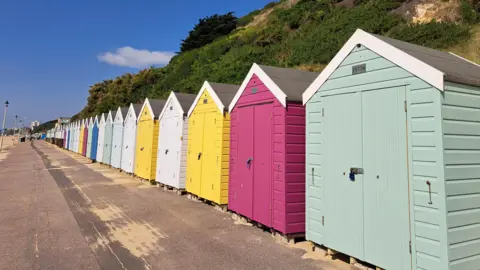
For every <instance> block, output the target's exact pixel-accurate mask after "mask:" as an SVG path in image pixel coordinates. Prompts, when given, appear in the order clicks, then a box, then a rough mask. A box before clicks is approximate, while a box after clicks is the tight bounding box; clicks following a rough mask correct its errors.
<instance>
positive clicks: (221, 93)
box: [209, 82, 240, 108]
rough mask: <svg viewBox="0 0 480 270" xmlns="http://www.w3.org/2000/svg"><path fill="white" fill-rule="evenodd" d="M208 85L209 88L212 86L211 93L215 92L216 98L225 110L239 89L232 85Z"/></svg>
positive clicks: (237, 86)
mask: <svg viewBox="0 0 480 270" xmlns="http://www.w3.org/2000/svg"><path fill="white" fill-rule="evenodd" d="M209 84H210V86H212V88H213V91H215V93H216V94H217V96H218V98H219V99H220V101H221V102H222V103H223V106H225V108H227V107H228V105H230V102H232V100H233V97H235V94H236V93H237V91H238V89H239V88H240V86H239V85H233V84H225V83H210V82H209Z"/></svg>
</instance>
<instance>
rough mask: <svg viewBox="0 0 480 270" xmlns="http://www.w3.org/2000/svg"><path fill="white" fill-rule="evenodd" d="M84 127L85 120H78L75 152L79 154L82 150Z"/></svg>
mask: <svg viewBox="0 0 480 270" xmlns="http://www.w3.org/2000/svg"><path fill="white" fill-rule="evenodd" d="M84 129H85V120H81V122H80V131H79V133H80V136H79V137H78V138H79V139H78V149H77V153H79V154H82V150H83V130H84Z"/></svg>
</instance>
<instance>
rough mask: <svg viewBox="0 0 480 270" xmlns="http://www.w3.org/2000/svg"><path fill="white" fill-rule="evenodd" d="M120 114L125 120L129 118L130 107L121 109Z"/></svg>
mask: <svg viewBox="0 0 480 270" xmlns="http://www.w3.org/2000/svg"><path fill="white" fill-rule="evenodd" d="M140 108H142V107H141V106H140ZM120 113H121V114H122V118H123V119H125V117H127V113H128V107H121V108H120Z"/></svg>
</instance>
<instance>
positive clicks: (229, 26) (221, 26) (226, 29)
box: [180, 12, 237, 52]
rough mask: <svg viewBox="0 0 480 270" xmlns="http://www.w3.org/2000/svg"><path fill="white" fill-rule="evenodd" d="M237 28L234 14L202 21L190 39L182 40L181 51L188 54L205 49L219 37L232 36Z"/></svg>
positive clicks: (191, 33) (215, 16)
mask: <svg viewBox="0 0 480 270" xmlns="http://www.w3.org/2000/svg"><path fill="white" fill-rule="evenodd" d="M236 27H237V17H235V16H234V15H233V13H232V12H229V13H227V14H224V15H218V14H215V15H213V16H209V17H206V18H203V19H200V20H199V22H198V23H197V24H196V25H195V27H193V30H192V31H190V33H189V34H188V37H187V38H186V39H184V40H182V44H181V45H180V51H181V52H186V51H190V50H193V49H196V48H200V47H203V46H205V45H207V44H209V43H211V42H212V41H214V40H215V39H217V38H219V37H222V36H225V35H228V34H230V32H232V31H233V30H234V29H235V28H236Z"/></svg>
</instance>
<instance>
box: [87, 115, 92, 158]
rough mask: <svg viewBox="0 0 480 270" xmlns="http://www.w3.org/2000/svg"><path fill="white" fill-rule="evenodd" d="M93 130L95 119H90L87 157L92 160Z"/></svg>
mask: <svg viewBox="0 0 480 270" xmlns="http://www.w3.org/2000/svg"><path fill="white" fill-rule="evenodd" d="M92 129H93V117H90V118H89V119H88V138H87V154H86V157H88V158H90V156H91V153H92V135H93V134H92Z"/></svg>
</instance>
